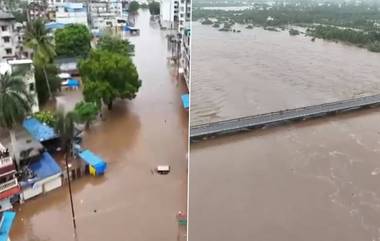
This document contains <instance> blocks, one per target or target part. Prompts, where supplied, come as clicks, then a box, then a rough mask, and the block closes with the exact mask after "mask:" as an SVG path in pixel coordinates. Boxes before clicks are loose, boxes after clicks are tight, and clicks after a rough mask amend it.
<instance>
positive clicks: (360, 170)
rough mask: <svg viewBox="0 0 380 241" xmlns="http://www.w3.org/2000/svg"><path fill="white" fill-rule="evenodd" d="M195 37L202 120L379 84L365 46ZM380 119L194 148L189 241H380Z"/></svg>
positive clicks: (285, 38)
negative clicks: (360, 47) (363, 47)
mask: <svg viewBox="0 0 380 241" xmlns="http://www.w3.org/2000/svg"><path fill="white" fill-rule="evenodd" d="M192 36H193V45H192V50H193V52H192V96H191V103H192V106H191V119H192V123H191V125H194V124H197V123H205V122H212V121H217V120H222V119H230V118H234V117H238V116H244V115H251V114H257V113H265V112H269V111H274V110H280V109H285V108H293V107H299V106H305V105H309V104H318V103H322V102H328V101H332V100H339V99H345V98H351V97H354V96H362V95H370V94H374V93H379V92H380V85H379V84H380V78H379V77H380V68H379V65H380V55H379V54H373V53H369V52H368V51H366V50H363V49H359V48H356V47H350V46H345V45H341V44H336V43H331V42H325V41H321V40H317V41H316V42H311V41H310V39H307V38H304V37H302V36H297V37H290V36H289V35H288V33H287V32H282V33H277V32H269V31H264V30H261V29H254V30H243V32H242V33H240V34H238V33H224V32H218V31H216V30H214V29H212V28H211V27H208V26H201V25H199V24H197V23H194V24H193V33H192ZM211 60H212V61H211ZM379 123H380V112H379V109H370V110H364V111H358V112H355V113H349V114H344V115H338V116H334V117H329V118H323V119H317V120H311V121H305V122H302V123H297V124H290V125H286V126H282V127H277V128H271V129H263V130H256V131H252V132H249V133H242V134H236V135H231V136H225V137H220V138H216V139H211V140H207V141H202V142H199V143H195V144H192V145H191V150H190V160H191V161H190V178H189V182H190V183H189V187H190V190H189V198H190V199H189V214H190V216H189V241H204V240H207V241H230V240H236V241H251V240H265V241H278V240H281V241H304V240H308V241H320V240H325V241H338V240H345V241H357V240H361V241H374V240H380V185H379V184H380V159H379V156H380V126H379Z"/></svg>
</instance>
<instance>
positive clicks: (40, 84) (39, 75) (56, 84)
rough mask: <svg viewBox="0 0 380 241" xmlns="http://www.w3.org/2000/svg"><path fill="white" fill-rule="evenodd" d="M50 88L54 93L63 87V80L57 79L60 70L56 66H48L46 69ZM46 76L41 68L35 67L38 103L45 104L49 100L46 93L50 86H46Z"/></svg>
mask: <svg viewBox="0 0 380 241" xmlns="http://www.w3.org/2000/svg"><path fill="white" fill-rule="evenodd" d="M45 70H46V76H47V79H48V83H49V88H50V89H51V91H52V92H56V91H57V90H59V89H60V87H61V80H60V79H59V78H58V77H57V74H58V69H57V67H56V66H55V65H54V64H47V65H46V67H45ZM46 76H45V73H44V71H43V69H42V68H41V67H39V66H36V67H35V70H34V77H35V79H36V90H37V96H38V102H39V103H40V104H44V103H45V102H46V101H47V100H48V99H49V93H48V92H46V90H47V88H48V86H47V84H46V79H45V78H46Z"/></svg>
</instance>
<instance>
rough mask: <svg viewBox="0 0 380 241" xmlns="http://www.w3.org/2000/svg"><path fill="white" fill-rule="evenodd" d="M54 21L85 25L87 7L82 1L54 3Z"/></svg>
mask: <svg viewBox="0 0 380 241" xmlns="http://www.w3.org/2000/svg"><path fill="white" fill-rule="evenodd" d="M55 9H56V11H55V22H57V23H62V24H83V25H86V26H87V21H88V19H87V8H86V6H85V5H84V4H83V3H71V2H66V3H56V7H55Z"/></svg>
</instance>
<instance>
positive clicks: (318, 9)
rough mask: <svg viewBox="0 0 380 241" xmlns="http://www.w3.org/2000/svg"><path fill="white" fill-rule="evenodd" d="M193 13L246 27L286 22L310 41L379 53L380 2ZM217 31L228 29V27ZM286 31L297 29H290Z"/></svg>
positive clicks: (283, 25) (276, 28)
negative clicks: (336, 42) (342, 44)
mask: <svg viewBox="0 0 380 241" xmlns="http://www.w3.org/2000/svg"><path fill="white" fill-rule="evenodd" d="M192 16H193V20H199V19H209V18H216V19H217V20H218V22H229V23H231V22H236V23H239V24H245V25H247V27H246V28H248V29H251V28H253V26H262V27H263V28H264V29H266V30H269V31H279V29H281V30H285V28H287V27H288V26H289V25H293V26H301V27H305V28H308V31H307V34H308V35H309V36H312V41H314V40H315V38H322V39H326V40H333V41H341V42H345V43H350V44H354V45H356V46H358V47H365V48H367V49H368V50H369V51H373V52H379V42H380V3H377V2H375V1H373V2H363V3H360V4H357V3H351V2H345V3H344V4H339V3H331V2H329V3H324V4H321V3H320V2H316V1H300V2H297V4H296V3H294V2H293V3H287V4H283V3H276V4H274V5H273V6H269V5H267V4H265V3H255V4H254V5H253V7H252V8H250V9H246V10H239V11H224V10H207V9H202V8H194V10H193V15H192ZM202 24H203V22H202ZM220 30H221V31H230V29H229V28H228V27H224V28H223V29H220ZM289 34H290V35H298V34H300V32H299V31H298V30H296V29H290V30H289Z"/></svg>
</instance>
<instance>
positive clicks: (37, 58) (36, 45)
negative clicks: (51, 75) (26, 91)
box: [24, 19, 56, 98]
mask: <svg viewBox="0 0 380 241" xmlns="http://www.w3.org/2000/svg"><path fill="white" fill-rule="evenodd" d="M24 37H25V45H26V47H28V48H31V49H33V64H34V65H35V66H36V67H38V68H41V70H42V72H43V75H44V78H45V83H46V89H47V91H48V94H49V97H50V98H53V94H52V89H51V87H50V82H49V79H48V75H47V72H46V66H47V65H48V64H49V63H51V62H52V61H53V58H54V57H55V54H56V53H55V50H54V45H53V44H52V39H51V38H50V37H49V34H48V30H47V29H46V28H45V24H44V22H43V21H42V20H41V19H36V20H34V21H31V22H28V24H27V25H26V31H25V35H24Z"/></svg>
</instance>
